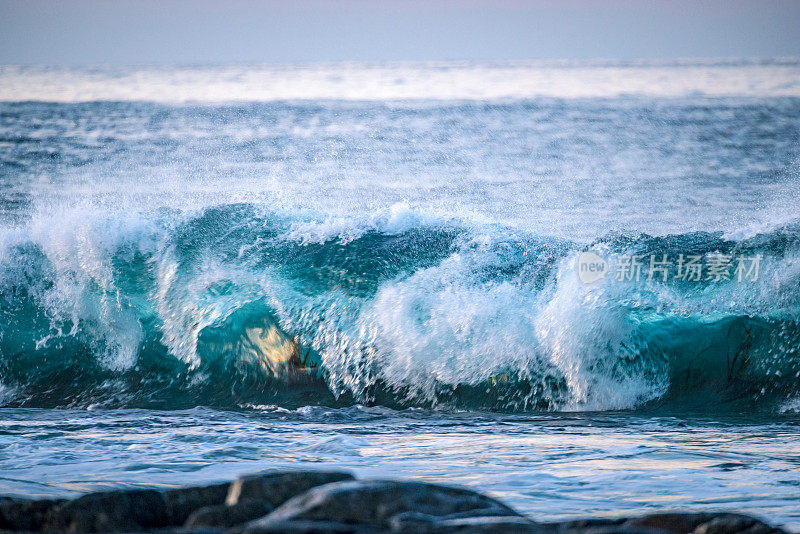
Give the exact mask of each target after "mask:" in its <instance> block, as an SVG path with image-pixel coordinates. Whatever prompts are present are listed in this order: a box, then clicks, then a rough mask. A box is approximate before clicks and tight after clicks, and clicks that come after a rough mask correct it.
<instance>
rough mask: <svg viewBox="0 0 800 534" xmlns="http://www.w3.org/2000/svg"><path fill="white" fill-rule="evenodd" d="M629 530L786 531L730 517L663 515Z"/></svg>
mask: <svg viewBox="0 0 800 534" xmlns="http://www.w3.org/2000/svg"><path fill="white" fill-rule="evenodd" d="M625 525H626V526H636V527H647V528H652V529H657V530H661V531H665V532H674V533H681V534H684V533H686V534H688V533H695V534H738V533H741V534H745V533H746V534H780V533H783V532H784V531H783V530H781V529H779V528H776V527H771V526H770V525H767V524H766V523H763V522H762V521H759V520H758V519H756V518H754V517H750V516H747V515H743V514H731V513H720V514H715V513H707V512H706V513H691V514H683V513H660V514H650V515H646V516H644V517H638V518H633V519H630V520H628V521H627V522H626V523H625Z"/></svg>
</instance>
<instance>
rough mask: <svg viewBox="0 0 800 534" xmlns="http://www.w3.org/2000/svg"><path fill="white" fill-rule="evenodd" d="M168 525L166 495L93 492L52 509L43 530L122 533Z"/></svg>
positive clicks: (145, 492)
mask: <svg viewBox="0 0 800 534" xmlns="http://www.w3.org/2000/svg"><path fill="white" fill-rule="evenodd" d="M168 525H169V512H168V508H167V502H166V500H165V498H164V494H163V493H162V492H160V491H155V490H133V491H109V492H105V493H90V494H89V495H84V496H83V497H79V498H77V499H75V500H72V501H67V502H65V503H63V504H60V505H58V506H55V507H52V508H50V509H49V510H48V511H47V513H46V514H45V517H44V521H43V522H42V530H57V531H61V532H114V531H116V532H120V531H134V530H140V529H142V528H155V527H160V526H168Z"/></svg>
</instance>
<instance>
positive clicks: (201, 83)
mask: <svg viewBox="0 0 800 534" xmlns="http://www.w3.org/2000/svg"><path fill="white" fill-rule="evenodd" d="M798 138H800V63H797V62H796V61H792V60H784V61H779V62H769V61H765V62H748V61H743V62H727V63H715V62H695V63H692V62H682V63H630V64H626V63H587V64H582V63H568V64H430V65H414V64H394V65H359V64H348V65H339V66H336V65H317V66H314V65H307V66H290V65H287V66H222V67H213V68H190V67H175V68H166V67H163V68H162V67H159V68H147V67H139V68H117V69H112V68H93V69H87V68H74V69H46V68H33V67H30V68H25V67H3V68H2V69H0V156H1V159H0V403H2V406H3V407H2V408H0V421H2V430H0V432H2V434H0V435H1V436H2V441H0V446H1V447H2V448H1V449H0V488H2V491H3V492H4V493H13V494H19V495H29V496H43V495H69V494H75V493H78V492H82V491H89V490H93V489H99V488H106V487H117V486H127V485H154V484H155V485H165V484H172V485H177V484H187V483H202V482H207V481H212V480H224V479H229V478H232V477H233V476H235V475H237V474H240V473H242V472H247V471H251V470H254V469H259V468H262V467H268V466H296V465H312V464H313V465H316V466H320V467H322V466H324V467H338V468H346V469H352V470H354V471H355V472H356V473H358V474H359V475H361V476H365V477H388V476H391V477H407V478H419V479H421V480H429V481H443V482H451V483H457V484H463V485H467V486H472V487H474V488H476V489H480V490H483V491H488V492H491V493H492V494H493V495H496V496H498V497H501V498H504V499H507V500H508V502H509V503H511V504H512V505H513V506H516V507H517V508H519V509H520V510H521V511H525V512H530V513H531V514H533V515H534V516H535V517H537V518H542V519H559V518H565V517H576V516H586V515H611V516H613V515H621V514H624V513H631V512H632V511H641V510H643V509H647V510H655V509H668V508H669V509H674V508H684V509H730V510H740V511H747V512H751V513H754V514H756V515H760V516H762V517H764V518H766V519H769V520H771V521H774V522H778V523H784V524H786V525H787V526H789V527H791V528H795V529H796V528H799V527H800V515H798V513H797V511H796V506H793V503H796V502H797V498H798V496H800V490H799V489H798V483H799V482H798V480H800V478H798V472H799V471H798V461H800V445H799V444H798V439H799V437H800V433H798V425H797V423H798V419H797V413H798V411H800V383H798V377H800V355H798V342H799V341H800V324H798V321H800V315H799V314H798V311H800V310H799V309H798V304H799V303H800V212H798V210H797V207H796V205H795V204H794V197H795V196H796V194H797V191H798V190H800V189H799V188H798V185H800V182H799V181H798V178H797V176H798V168H797V162H798V152H799V149H800V146H798ZM587 251H592V253H594V254H596V255H598V257H600V258H601V259H603V260H605V261H607V264H608V265H609V266H610V267H609V268H610V269H619V268H620V266H622V265H624V264H625V261H626V259H630V258H631V257H639V258H642V261H643V262H644V263H645V264H646V263H647V261H648V260H649V258H651V257H653V258H656V259H659V260H660V259H662V258H663V259H668V260H669V261H670V262H671V265H670V266H669V267H668V268H667V269H666V270H665V271H664V273H663V274H664V277H663V278H662V277H661V276H660V275H658V276H651V277H648V276H646V275H645V276H642V277H641V278H638V279H625V277H617V276H615V274H616V273H611V274H609V275H608V276H605V277H604V278H602V279H601V280H598V281H594V282H592V283H586V280H584V279H582V278H580V277H579V276H578V274H579V273H578V271H577V265H578V263H579V261H578V260H579V259H580V258H582V257H583V256H582V254H583V253H585V252H587ZM690 256H693V257H697V258H700V259H701V260H702V261H703V262H704V265H705V268H706V269H709V265H710V264H711V263H712V262H713V261H715V259H716V260H719V258H720V257H723V258H724V257H729V259H730V261H731V264H730V266H729V267H730V270H729V271H726V272H727V276H724V277H716V278H715V277H713V276H708V274H709V273H710V271H705V273H706V274H705V275H704V276H701V277H699V279H697V280H693V279H691V278H687V277H685V276H684V277H681V276H680V274H681V268H682V267H680V266H679V265H678V258H680V257H690ZM755 257H758V258H759V264H758V271H757V273H756V272H750V273H749V276H738V275H737V272H736V271H735V268H736V266H737V261H739V260H740V259H742V258H745V259H752V258H755ZM645 267H646V265H645ZM742 274H743V275H744V274H745V273H742Z"/></svg>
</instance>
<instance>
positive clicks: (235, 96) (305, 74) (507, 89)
mask: <svg viewBox="0 0 800 534" xmlns="http://www.w3.org/2000/svg"><path fill="white" fill-rule="evenodd" d="M620 95H641V96H661V97H687V96H710V97H720V96H742V97H777V96H795V97H796V96H800V62H798V61H795V60H783V61H773V62H756V61H743V62H733V63H732V62H715V61H684V62H672V63H663V62H661V63H660V62H629V63H620V62H608V63H603V62H572V63H564V62H528V63H520V62H514V63H471V62H470V63H466V62H456V63H392V64H364V63H334V64H307V65H302V64H301V65H293V64H285V65H234V66H218V67H155V66H151V67H148V66H142V67H92V68H80V67H73V68H67V67H59V68H55V67H33V66H27V67H26V66H5V67H2V68H0V101H25V100H39V101H51V102H87V101H152V102H168V103H179V102H229V101H252V102H270V101H277V100H312V99H314V100H319V99H322V100H324V99H342V100H431V99H432V100H486V99H505V98H533V97H555V98H608V97H616V96H620Z"/></svg>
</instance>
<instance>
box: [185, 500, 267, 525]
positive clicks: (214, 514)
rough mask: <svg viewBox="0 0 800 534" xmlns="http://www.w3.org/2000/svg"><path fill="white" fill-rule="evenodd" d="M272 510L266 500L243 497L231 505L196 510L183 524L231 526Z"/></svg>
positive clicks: (261, 515)
mask: <svg viewBox="0 0 800 534" xmlns="http://www.w3.org/2000/svg"><path fill="white" fill-rule="evenodd" d="M271 511H272V507H271V506H270V505H269V504H267V503H266V502H264V501H259V500H255V499H243V500H239V502H238V503H236V504H232V505H230V506H229V505H227V504H219V505H217V506H206V507H205V508H200V509H199V510H195V511H194V512H192V514H191V515H190V516H189V518H188V519H187V520H186V523H184V525H183V526H184V527H186V528H197V527H218V528H229V527H233V526H236V525H240V524H242V523H247V522H248V521H252V520H254V519H258V518H259V517H263V516H265V515H267V514H268V513H270V512H271Z"/></svg>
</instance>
